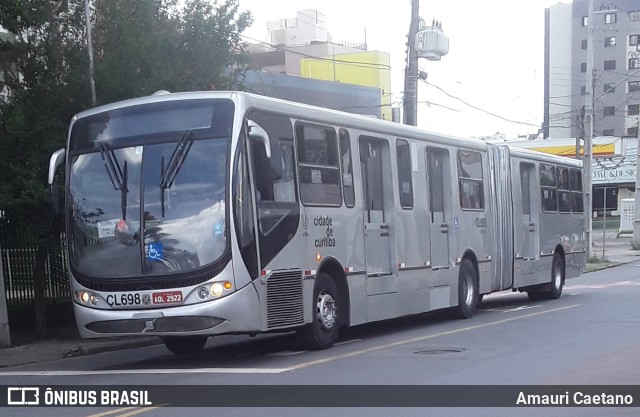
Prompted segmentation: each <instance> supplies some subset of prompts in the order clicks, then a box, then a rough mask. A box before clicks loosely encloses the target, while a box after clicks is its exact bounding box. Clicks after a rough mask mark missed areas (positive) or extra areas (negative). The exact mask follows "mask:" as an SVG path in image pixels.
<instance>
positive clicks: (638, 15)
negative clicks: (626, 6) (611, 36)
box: [629, 10, 640, 22]
mask: <svg viewBox="0 0 640 417" xmlns="http://www.w3.org/2000/svg"><path fill="white" fill-rule="evenodd" d="M629 20H630V21H632V22H637V21H638V20H640V10H636V11H633V12H629Z"/></svg>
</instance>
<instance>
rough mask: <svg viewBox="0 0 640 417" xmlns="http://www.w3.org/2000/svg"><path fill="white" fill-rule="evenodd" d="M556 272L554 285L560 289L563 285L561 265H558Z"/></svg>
mask: <svg viewBox="0 0 640 417" xmlns="http://www.w3.org/2000/svg"><path fill="white" fill-rule="evenodd" d="M554 272H555V273H554V274H553V285H554V286H555V287H556V289H559V288H560V286H561V285H562V270H561V269H560V267H559V266H557V265H556V268H555V271H554Z"/></svg>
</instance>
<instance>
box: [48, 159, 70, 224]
mask: <svg viewBox="0 0 640 417" xmlns="http://www.w3.org/2000/svg"><path fill="white" fill-rule="evenodd" d="M65 154H66V151H65V149H64V148H60V149H58V150H57V151H55V152H54V153H53V154H52V155H51V159H49V177H48V182H49V197H50V198H51V208H52V209H53V212H54V213H55V214H60V211H61V210H60V185H59V184H58V181H57V179H58V176H57V175H56V171H57V170H58V168H59V167H60V165H62V164H63V163H64V160H65Z"/></svg>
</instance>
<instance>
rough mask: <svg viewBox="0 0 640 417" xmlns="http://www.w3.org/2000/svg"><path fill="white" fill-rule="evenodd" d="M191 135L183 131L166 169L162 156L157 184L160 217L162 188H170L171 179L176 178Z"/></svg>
mask: <svg viewBox="0 0 640 417" xmlns="http://www.w3.org/2000/svg"><path fill="white" fill-rule="evenodd" d="M193 137H194V134H193V132H185V134H184V135H182V138H180V140H179V141H178V143H177V144H176V147H175V148H174V149H173V153H172V154H171V158H169V163H168V164H167V168H166V170H165V168H164V157H163V158H162V165H161V170H162V176H161V177H160V184H159V186H160V205H161V208H162V217H164V190H166V189H167V188H171V186H172V185H173V181H174V180H175V179H176V176H177V175H178V172H180V168H182V164H183V163H184V160H185V159H186V158H187V155H188V154H189V150H190V149H191V145H193Z"/></svg>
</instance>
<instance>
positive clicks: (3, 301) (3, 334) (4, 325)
mask: <svg viewBox="0 0 640 417" xmlns="http://www.w3.org/2000/svg"><path fill="white" fill-rule="evenodd" d="M8 347H11V337H10V333H9V315H8V313H7V293H5V291H4V275H3V273H2V247H0V349H1V348H8Z"/></svg>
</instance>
